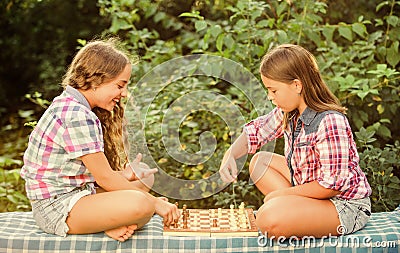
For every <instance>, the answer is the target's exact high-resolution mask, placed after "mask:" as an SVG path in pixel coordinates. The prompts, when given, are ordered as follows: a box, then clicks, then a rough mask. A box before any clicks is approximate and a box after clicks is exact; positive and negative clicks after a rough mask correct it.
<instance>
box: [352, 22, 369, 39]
mask: <svg viewBox="0 0 400 253" xmlns="http://www.w3.org/2000/svg"><path fill="white" fill-rule="evenodd" d="M351 28H352V29H353V32H355V33H357V34H358V35H359V36H360V37H362V38H365V35H366V34H367V28H366V27H365V25H364V24H361V23H354V24H352V25H351Z"/></svg>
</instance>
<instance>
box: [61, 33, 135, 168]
mask: <svg viewBox="0 0 400 253" xmlns="http://www.w3.org/2000/svg"><path fill="white" fill-rule="evenodd" d="M128 64H131V59H130V56H129V54H128V53H127V52H126V51H124V50H123V48H122V47H121V43H120V41H119V40H118V39H117V38H109V39H105V40H94V41H91V42H88V43H87V44H86V45H85V46H84V47H82V48H81V49H80V50H79V52H78V53H77V54H76V55H75V57H74V59H73V61H72V63H71V65H70V66H69V68H68V70H67V73H66V74H65V76H64V79H63V81H62V85H63V87H64V88H65V87H66V86H67V85H70V86H72V87H73V88H75V89H82V90H88V89H93V88H96V87H97V86H99V85H101V84H102V83H104V82H107V81H110V80H112V79H114V78H115V77H117V76H118V75H119V74H120V73H121V72H122V71H123V69H124V68H125V67H126V65H128ZM93 112H94V113H95V114H96V115H97V117H98V118H99V120H100V122H101V126H102V130H103V136H104V154H105V155H106V157H107V159H108V162H109V163H110V165H111V167H112V168H113V169H114V170H122V169H124V167H125V165H126V163H127V161H128V159H127V155H126V152H125V150H124V140H123V135H122V131H123V123H124V108H123V105H122V103H121V101H120V102H119V103H118V104H117V105H116V106H114V108H113V111H112V112H110V111H107V110H104V109H101V108H98V107H96V108H93Z"/></svg>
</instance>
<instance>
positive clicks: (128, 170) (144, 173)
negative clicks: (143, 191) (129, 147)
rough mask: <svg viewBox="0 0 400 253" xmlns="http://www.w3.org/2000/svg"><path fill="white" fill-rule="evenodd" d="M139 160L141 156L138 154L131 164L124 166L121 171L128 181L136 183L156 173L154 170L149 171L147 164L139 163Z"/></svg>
mask: <svg viewBox="0 0 400 253" xmlns="http://www.w3.org/2000/svg"><path fill="white" fill-rule="evenodd" d="M141 160H142V154H140V153H139V154H138V155H137V156H136V158H135V160H133V162H131V163H128V164H127V165H126V167H125V169H124V170H123V171H122V175H124V177H125V178H126V179H128V180H129V181H136V180H140V179H143V178H147V177H149V176H150V175H153V174H154V173H156V172H157V171H158V170H157V169H156V168H154V169H150V167H149V166H148V165H147V164H145V163H142V162H140V161H141Z"/></svg>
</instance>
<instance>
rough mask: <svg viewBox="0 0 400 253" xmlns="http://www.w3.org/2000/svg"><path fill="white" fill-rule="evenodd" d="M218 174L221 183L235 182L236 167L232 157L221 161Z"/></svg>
mask: <svg viewBox="0 0 400 253" xmlns="http://www.w3.org/2000/svg"><path fill="white" fill-rule="evenodd" d="M219 174H220V176H221V179H222V181H224V182H225V183H231V182H236V178H237V165H236V160H235V158H234V157H233V156H231V155H229V156H228V157H227V158H226V159H224V160H223V161H222V164H221V167H220V169H219Z"/></svg>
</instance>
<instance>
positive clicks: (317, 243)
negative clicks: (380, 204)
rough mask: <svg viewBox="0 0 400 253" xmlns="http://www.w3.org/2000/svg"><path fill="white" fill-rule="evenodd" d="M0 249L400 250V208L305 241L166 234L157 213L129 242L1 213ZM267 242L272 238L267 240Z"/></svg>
mask: <svg viewBox="0 0 400 253" xmlns="http://www.w3.org/2000/svg"><path fill="white" fill-rule="evenodd" d="M0 228H1V229H0V252H2V253H18V252H29V253H39V252H40V253H64V252H65V253H77V252H121V253H124V252H173V253H176V252H185V253H187V252H189V253H191V252H193V253H194V252H280V253H289V252H290V253H330V252H332V253H336V252H349V253H350V252H351V253H381V252H382V253H383V252H386V253H398V252H400V212H398V211H394V212H386V213H385V212H384V213H373V214H372V217H371V219H370V221H369V222H368V224H367V226H366V227H365V228H364V229H362V230H360V231H358V232H356V233H354V234H351V235H348V236H343V237H339V238H336V239H335V238H327V239H324V240H322V239H315V240H312V239H307V240H304V241H299V242H293V241H292V242H290V241H289V240H285V241H280V242H277V241H272V242H271V241H265V240H263V238H262V236H259V237H226V238H213V237H176V236H163V235H162V233H163V225H162V219H161V217H160V216H158V215H155V216H154V217H153V218H152V219H151V220H150V222H149V223H147V224H146V225H145V226H144V227H143V228H142V229H141V230H139V231H136V232H135V234H134V235H133V237H132V238H131V239H129V240H127V241H126V242H123V243H119V242H117V241H115V240H113V239H111V238H109V237H107V236H106V235H105V234H104V233H97V234H88V235H68V236H67V237H60V236H56V235H50V234H46V233H44V232H42V231H41V230H40V229H39V228H38V227H37V226H36V225H35V221H34V220H33V218H32V213H30V212H25V213H22V212H14V213H0ZM265 242H267V243H265Z"/></svg>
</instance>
